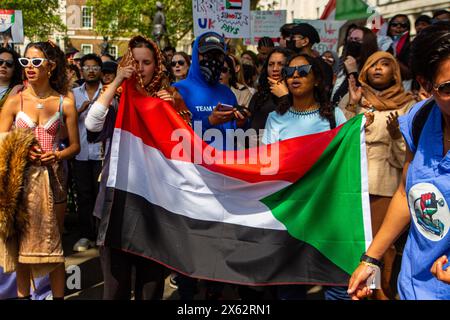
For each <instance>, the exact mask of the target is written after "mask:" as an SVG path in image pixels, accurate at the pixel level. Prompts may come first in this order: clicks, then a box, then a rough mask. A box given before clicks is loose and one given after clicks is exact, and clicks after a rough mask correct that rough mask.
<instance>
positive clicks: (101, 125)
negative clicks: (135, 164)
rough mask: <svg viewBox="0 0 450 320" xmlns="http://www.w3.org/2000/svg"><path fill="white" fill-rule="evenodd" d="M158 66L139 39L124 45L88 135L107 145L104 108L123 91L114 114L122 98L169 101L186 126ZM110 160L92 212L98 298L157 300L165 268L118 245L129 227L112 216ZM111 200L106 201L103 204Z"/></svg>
mask: <svg viewBox="0 0 450 320" xmlns="http://www.w3.org/2000/svg"><path fill="white" fill-rule="evenodd" d="M163 63H164V58H163V55H162V53H161V51H160V49H159V48H158V46H157V45H156V44H155V43H154V42H153V41H152V40H150V39H147V38H144V37H142V36H136V37H133V38H132V39H131V40H130V42H129V43H128V52H127V53H126V55H125V56H124V57H123V58H122V60H121V62H120V65H119V68H118V71H117V76H116V78H115V79H114V81H113V82H112V83H111V84H110V85H109V86H108V87H107V88H106V90H105V91H104V92H102V94H101V95H100V96H99V98H98V100H97V101H96V102H95V103H94V104H93V106H92V108H91V109H90V111H89V113H88V115H87V117H86V120H85V124H86V128H87V129H88V130H89V131H90V134H91V135H92V134H93V133H94V134H97V135H98V137H97V139H100V136H102V137H105V136H106V137H108V138H109V139H110V140H112V135H113V130H114V122H115V115H114V108H112V107H109V106H110V104H111V102H112V101H113V99H114V96H116V95H117V92H122V90H123V91H125V90H126V88H128V91H126V93H124V94H122V96H121V97H120V98H119V99H120V102H121V103H120V104H119V110H118V112H120V108H123V107H124V105H125V104H124V103H122V102H123V101H122V100H123V99H124V98H125V95H126V94H136V95H139V96H141V97H152V99H153V98H160V99H163V100H166V101H168V102H170V103H171V104H172V106H173V107H174V108H175V109H176V110H177V111H178V113H179V114H180V115H181V116H182V117H183V118H184V119H185V121H186V122H189V121H190V118H189V112H188V111H187V110H186V107H185V105H184V102H183V100H182V98H181V97H180V96H179V95H178V94H177V93H176V92H175V91H174V90H173V89H172V88H170V87H169V80H168V79H167V76H166V75H165V73H164V68H163ZM124 80H126V81H124ZM122 83H123V84H122ZM152 99H149V100H148V101H146V103H152V101H154V100H152ZM110 142H111V141H110ZM108 149H110V148H108ZM110 155H111V154H110V150H107V155H106V157H105V159H106V160H105V164H104V166H103V170H102V175H101V183H100V191H99V194H98V196H97V201H96V206H95V209H94V214H95V215H96V216H97V217H98V218H99V219H101V222H100V227H99V235H98V239H97V242H98V244H99V245H100V257H101V262H102V270H103V276H104V281H105V284H104V294H103V298H104V299H105V300H111V299H130V298H131V290H132V288H133V287H134V297H135V299H136V300H149V299H153V300H154V299H162V295H163V291H164V277H165V271H166V269H165V268H164V267H163V266H162V265H161V264H158V263H156V262H154V261H152V260H150V259H146V258H143V257H141V256H138V255H136V254H133V253H130V252H127V251H123V250H122V249H121V247H120V243H118V242H117V240H119V242H120V237H121V236H122V234H121V231H122V229H126V228H128V227H129V226H126V225H124V224H123V221H121V219H120V217H118V215H117V213H118V212H120V211H123V210H122V209H121V208H120V206H119V205H118V204H117V203H116V202H115V201H114V199H115V198H114V197H115V195H114V192H113V190H112V189H106V181H107V179H108V174H109V161H110ZM110 199H111V201H108V200H110ZM133 268H134V269H135V270H136V277H135V282H134V285H132V269H133Z"/></svg>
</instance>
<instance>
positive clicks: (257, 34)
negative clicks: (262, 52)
mask: <svg viewBox="0 0 450 320" xmlns="http://www.w3.org/2000/svg"><path fill="white" fill-rule="evenodd" d="M285 23H286V10H273V11H252V12H251V40H252V41H253V44H257V43H258V40H259V39H260V38H262V37H269V38H272V40H273V42H278V38H279V37H280V28H281V26H282V25H283V24H285Z"/></svg>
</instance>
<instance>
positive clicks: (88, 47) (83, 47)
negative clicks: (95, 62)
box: [81, 44, 94, 54]
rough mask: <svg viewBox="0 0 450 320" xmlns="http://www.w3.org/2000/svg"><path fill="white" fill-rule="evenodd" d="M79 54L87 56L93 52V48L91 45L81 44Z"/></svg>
mask: <svg viewBox="0 0 450 320" xmlns="http://www.w3.org/2000/svg"><path fill="white" fill-rule="evenodd" d="M81 52H82V53H83V54H89V53H93V52H94V46H93V45H92V44H82V45H81Z"/></svg>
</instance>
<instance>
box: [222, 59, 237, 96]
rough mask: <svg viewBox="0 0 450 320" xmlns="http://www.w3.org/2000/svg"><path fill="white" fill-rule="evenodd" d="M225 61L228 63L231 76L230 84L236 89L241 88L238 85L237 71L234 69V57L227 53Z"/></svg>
mask: <svg viewBox="0 0 450 320" xmlns="http://www.w3.org/2000/svg"><path fill="white" fill-rule="evenodd" d="M225 62H226V63H227V65H228V74H229V75H230V78H229V80H228V84H229V85H230V87H233V88H235V89H239V88H238V86H237V76H236V72H235V71H234V63H233V59H232V58H231V57H230V56H228V55H226V56H225Z"/></svg>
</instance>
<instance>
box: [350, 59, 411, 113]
mask: <svg viewBox="0 0 450 320" xmlns="http://www.w3.org/2000/svg"><path fill="white" fill-rule="evenodd" d="M380 59H389V60H390V61H391V62H392V65H393V68H394V80H395V83H394V84H393V85H392V86H390V87H389V88H387V89H386V90H383V91H378V90H376V89H374V88H373V87H371V86H370V84H369V81H368V79H367V71H368V70H369V68H370V67H371V66H372V65H373V64H374V63H375V62H377V61H378V60H380ZM358 80H359V82H360V83H361V86H362V90H363V97H364V99H365V100H366V102H368V104H369V105H370V106H371V107H374V108H375V109H376V110H379V111H383V110H395V109H400V108H402V107H403V106H404V105H405V104H407V103H409V102H411V101H412V100H414V97H413V96H412V94H411V93H410V92H406V91H405V90H404V89H403V85H402V77H401V75H400V66H399V64H398V62H397V60H395V58H394V56H393V55H391V54H390V53H389V52H385V51H377V52H375V53H374V54H372V55H371V56H370V57H369V58H368V59H367V61H366V63H365V64H364V66H363V68H362V70H361V73H360V75H359V78H358Z"/></svg>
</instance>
